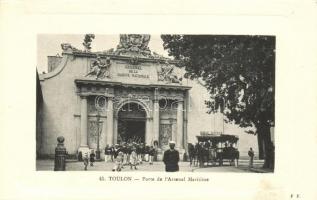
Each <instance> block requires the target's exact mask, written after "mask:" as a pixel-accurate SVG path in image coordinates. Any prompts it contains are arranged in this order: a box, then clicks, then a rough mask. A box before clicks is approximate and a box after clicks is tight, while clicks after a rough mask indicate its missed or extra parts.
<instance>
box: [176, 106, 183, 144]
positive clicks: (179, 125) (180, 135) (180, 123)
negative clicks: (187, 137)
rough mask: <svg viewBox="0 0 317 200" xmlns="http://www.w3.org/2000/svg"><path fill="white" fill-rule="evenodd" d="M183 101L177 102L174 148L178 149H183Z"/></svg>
mask: <svg viewBox="0 0 317 200" xmlns="http://www.w3.org/2000/svg"><path fill="white" fill-rule="evenodd" d="M183 104H184V103H183V101H182V100H180V101H178V102H177V119H176V120H177V121H176V124H177V136H176V146H177V147H178V148H179V149H183V148H184V146H183V122H184V114H183Z"/></svg>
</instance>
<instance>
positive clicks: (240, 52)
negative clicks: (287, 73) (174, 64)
mask: <svg viewBox="0 0 317 200" xmlns="http://www.w3.org/2000/svg"><path fill="white" fill-rule="evenodd" d="M161 37H162V39H163V42H164V43H163V46H164V49H167V50H168V52H169V55H170V56H174V58H175V59H177V60H179V66H184V67H185V70H186V73H185V77H187V78H191V79H194V78H201V79H202V80H203V81H204V83H205V86H206V88H207V90H208V91H209V93H210V99H209V100H208V101H206V104H207V106H208V107H209V108H210V110H211V111H213V112H214V111H216V110H217V107H218V105H221V107H222V108H224V107H225V109H222V111H224V114H225V115H226V117H227V118H228V119H229V120H230V121H234V122H235V123H236V124H239V125H240V126H241V127H248V126H252V125H254V126H258V125H270V124H272V123H273V124H274V92H275V91H274V90H275V37H272V36H232V35H231V36H223V35H222V36H219V35H162V36H161Z"/></svg>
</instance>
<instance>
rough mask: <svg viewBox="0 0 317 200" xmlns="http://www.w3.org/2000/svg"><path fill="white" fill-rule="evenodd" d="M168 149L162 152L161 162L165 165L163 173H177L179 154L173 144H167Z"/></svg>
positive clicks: (172, 142) (171, 142)
mask: <svg viewBox="0 0 317 200" xmlns="http://www.w3.org/2000/svg"><path fill="white" fill-rule="evenodd" d="M169 146H170V149H168V150H166V151H165V152H164V156H163V162H164V164H165V171H167V172H177V171H179V166H178V161H179V152H178V151H177V150H175V142H174V141H170V142H169Z"/></svg>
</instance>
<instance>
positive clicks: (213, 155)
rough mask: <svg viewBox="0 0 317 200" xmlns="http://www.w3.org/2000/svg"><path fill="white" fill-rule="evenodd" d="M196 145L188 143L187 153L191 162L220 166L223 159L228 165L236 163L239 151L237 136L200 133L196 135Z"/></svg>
mask: <svg viewBox="0 0 317 200" xmlns="http://www.w3.org/2000/svg"><path fill="white" fill-rule="evenodd" d="M196 137H197V140H198V143H197V144H196V145H193V144H188V153H189V158H190V163H191V164H194V165H195V164H196V165H197V164H199V165H200V166H201V167H202V166H204V164H205V163H207V166H208V165H210V164H212V165H216V164H217V163H218V164H219V166H222V165H223V163H224V161H228V162H229V164H230V165H238V160H239V151H238V149H237V143H238V140H239V138H238V137H237V136H235V135H225V134H201V135H199V136H196Z"/></svg>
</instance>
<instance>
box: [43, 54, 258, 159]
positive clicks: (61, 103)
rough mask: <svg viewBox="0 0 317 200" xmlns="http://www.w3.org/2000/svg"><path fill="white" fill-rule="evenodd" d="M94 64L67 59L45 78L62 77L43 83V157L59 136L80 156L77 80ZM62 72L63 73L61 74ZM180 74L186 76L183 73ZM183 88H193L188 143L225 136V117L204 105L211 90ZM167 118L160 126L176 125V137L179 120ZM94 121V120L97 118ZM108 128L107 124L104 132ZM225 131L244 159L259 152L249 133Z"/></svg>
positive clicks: (194, 83)
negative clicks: (205, 134) (210, 134)
mask: <svg viewBox="0 0 317 200" xmlns="http://www.w3.org/2000/svg"><path fill="white" fill-rule="evenodd" d="M90 60H91V59H90V58H84V57H76V58H73V57H71V56H67V55H64V56H63V59H62V61H61V63H60V65H59V66H58V67H56V68H55V69H54V70H53V71H52V72H50V73H48V74H45V76H46V77H49V76H51V75H52V74H54V73H56V72H59V73H58V74H56V75H55V76H52V77H50V78H47V79H45V81H41V87H42V91H43V124H42V127H43V131H42V134H43V135H42V145H41V147H42V148H41V153H42V154H54V150H55V147H56V144H57V141H56V138H57V137H58V136H64V137H65V146H66V148H67V151H68V153H69V154H75V153H76V152H77V148H78V146H79V144H80V97H79V96H77V94H76V86H75V83H74V80H75V79H76V78H78V77H83V76H84V75H85V74H87V72H88V68H89V67H88V66H90V62H91V61H90ZM153 67H154V66H153ZM156 67H157V66H156ZM61 68H63V70H60V69H61ZM147 69H150V66H147ZM112 70H114V68H113V69H112ZM152 71H153V69H152V68H151V73H154V72H152ZM176 71H178V73H183V72H182V70H179V69H178V70H176ZM150 81H151V80H150ZM183 85H189V86H192V89H191V90H190V91H189V111H188V127H187V130H188V131H187V135H188V142H191V143H195V142H196V141H197V140H196V135H199V133H200V131H221V132H222V129H223V128H222V127H223V120H222V115H221V114H219V113H218V114H207V113H206V112H207V108H206V106H205V103H204V102H205V100H207V99H208V98H209V95H208V92H207V90H206V89H205V88H204V87H203V86H202V85H201V84H199V83H198V82H197V81H191V80H184V81H183ZM165 118H166V119H165ZM167 118H169V117H168V116H166V114H163V113H162V115H161V122H160V123H161V124H172V126H171V128H172V132H173V133H175V132H176V129H175V127H176V126H175V120H171V121H166V120H167ZM174 118H175V117H174ZM90 119H91V120H93V118H90ZM105 128H106V127H105V123H103V129H104V130H105ZM224 130H225V131H224V133H225V134H234V135H238V136H239V138H240V140H239V150H240V152H241V156H246V155H247V151H248V149H249V148H250V147H253V149H255V150H257V138H256V136H253V135H248V134H246V133H245V132H244V131H245V129H242V128H239V127H238V126H237V125H233V124H224Z"/></svg>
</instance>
